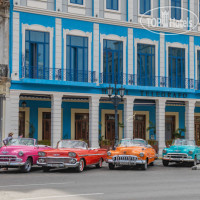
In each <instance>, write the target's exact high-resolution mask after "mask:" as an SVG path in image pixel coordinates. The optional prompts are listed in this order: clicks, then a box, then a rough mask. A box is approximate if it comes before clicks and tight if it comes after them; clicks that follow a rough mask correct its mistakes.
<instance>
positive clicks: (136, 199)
mask: <svg viewBox="0 0 200 200" xmlns="http://www.w3.org/2000/svg"><path fill="white" fill-rule="evenodd" d="M129 199H130V200H147V199H150V200H169V199H170V200H173V199H175V200H179V199H180V200H196V199H197V200H200V170H195V171H194V170H191V168H190V167H187V166H179V165H172V166H169V167H163V166H162V164H161V161H156V163H155V166H152V167H149V168H148V170H147V171H141V170H139V169H136V168H132V169H123V168H119V169H116V170H113V171H110V170H109V169H108V167H107V165H106V164H104V166H103V168H102V169H96V168H95V167H94V168H93V167H90V168H87V169H86V170H85V171H84V172H83V173H76V172H74V170H69V169H65V170H54V171H51V172H50V173H43V171H42V170H41V169H40V168H34V169H33V171H32V172H31V173H29V174H23V173H20V172H19V171H18V169H11V170H9V171H2V170H0V200H129Z"/></svg>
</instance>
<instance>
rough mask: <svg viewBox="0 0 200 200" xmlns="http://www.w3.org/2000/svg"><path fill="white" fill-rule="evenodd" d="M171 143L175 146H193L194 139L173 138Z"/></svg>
mask: <svg viewBox="0 0 200 200" xmlns="http://www.w3.org/2000/svg"><path fill="white" fill-rule="evenodd" d="M172 145H176V146H195V141H194V140H182V139H178V140H174V141H173V143H172Z"/></svg>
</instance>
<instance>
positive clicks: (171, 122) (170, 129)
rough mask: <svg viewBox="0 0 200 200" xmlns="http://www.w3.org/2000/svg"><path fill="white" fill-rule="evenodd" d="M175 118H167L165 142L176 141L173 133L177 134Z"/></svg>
mask: <svg viewBox="0 0 200 200" xmlns="http://www.w3.org/2000/svg"><path fill="white" fill-rule="evenodd" d="M175 121H176V117H175V116H166V117H165V141H168V140H171V139H174V136H173V133H174V132H175Z"/></svg>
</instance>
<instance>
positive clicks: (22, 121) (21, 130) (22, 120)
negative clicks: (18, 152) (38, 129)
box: [19, 111, 25, 137]
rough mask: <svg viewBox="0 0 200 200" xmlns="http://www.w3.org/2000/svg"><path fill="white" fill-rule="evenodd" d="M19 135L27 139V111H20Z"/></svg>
mask: <svg viewBox="0 0 200 200" xmlns="http://www.w3.org/2000/svg"><path fill="white" fill-rule="evenodd" d="M19 135H23V137H25V111H19Z"/></svg>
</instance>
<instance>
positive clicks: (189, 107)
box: [185, 100, 196, 140]
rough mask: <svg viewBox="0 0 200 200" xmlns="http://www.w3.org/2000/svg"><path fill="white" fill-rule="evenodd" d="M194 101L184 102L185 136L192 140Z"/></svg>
mask: <svg viewBox="0 0 200 200" xmlns="http://www.w3.org/2000/svg"><path fill="white" fill-rule="evenodd" d="M195 103H196V101H192V100H191V101H188V102H185V127H186V133H185V138H186V139H189V140H194V138H195V137H194V109H195Z"/></svg>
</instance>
